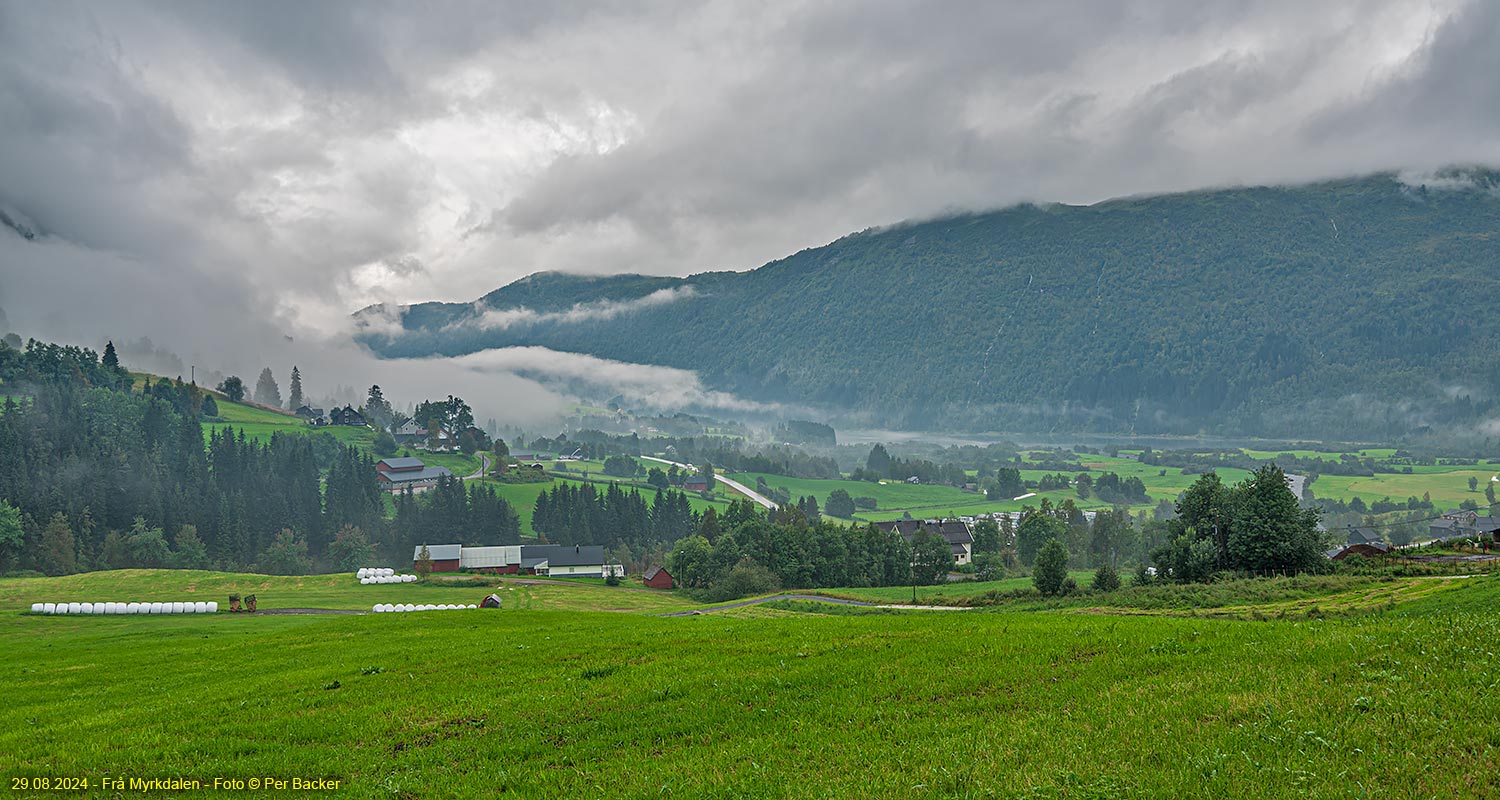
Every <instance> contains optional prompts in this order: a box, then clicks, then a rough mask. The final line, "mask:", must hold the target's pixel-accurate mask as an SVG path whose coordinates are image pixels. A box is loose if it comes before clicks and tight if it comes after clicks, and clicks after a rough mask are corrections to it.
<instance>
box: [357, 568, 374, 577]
mask: <svg viewBox="0 0 1500 800" xmlns="http://www.w3.org/2000/svg"><path fill="white" fill-rule="evenodd" d="M354 577H356V578H368V577H370V570H368V569H366V568H365V567H360V568H359V571H358V572H356V573H354Z"/></svg>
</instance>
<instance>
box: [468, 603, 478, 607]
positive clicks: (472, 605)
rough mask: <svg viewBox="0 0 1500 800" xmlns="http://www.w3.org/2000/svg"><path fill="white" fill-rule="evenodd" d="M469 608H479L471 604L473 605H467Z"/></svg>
mask: <svg viewBox="0 0 1500 800" xmlns="http://www.w3.org/2000/svg"><path fill="white" fill-rule="evenodd" d="M469 608H479V606H476V605H474V604H473V603H470V604H469Z"/></svg>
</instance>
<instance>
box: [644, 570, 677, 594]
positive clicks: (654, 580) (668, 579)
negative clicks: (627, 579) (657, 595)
mask: <svg viewBox="0 0 1500 800" xmlns="http://www.w3.org/2000/svg"><path fill="white" fill-rule="evenodd" d="M646 585H647V586H649V587H651V588H652V589H671V588H673V587H674V586H676V585H677V583H676V581H674V580H672V573H670V572H667V568H666V567H652V568H651V569H649V570H647V571H646Z"/></svg>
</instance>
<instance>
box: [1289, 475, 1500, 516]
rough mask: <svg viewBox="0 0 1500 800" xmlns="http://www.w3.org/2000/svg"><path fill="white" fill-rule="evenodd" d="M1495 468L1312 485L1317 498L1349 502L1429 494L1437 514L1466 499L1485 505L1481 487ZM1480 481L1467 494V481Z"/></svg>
mask: <svg viewBox="0 0 1500 800" xmlns="http://www.w3.org/2000/svg"><path fill="white" fill-rule="evenodd" d="M1496 474H1497V471H1496V470H1494V469H1477V468H1473V467H1455V468H1452V470H1451V471H1448V472H1415V471H1414V472H1413V473H1412V474H1410V475H1402V474H1396V475H1392V474H1388V473H1379V474H1376V475H1375V476H1374V477H1369V478H1367V477H1363V476H1357V475H1322V476H1319V477H1318V480H1317V481H1315V482H1314V483H1313V484H1312V491H1313V494H1314V495H1315V496H1317V497H1326V498H1330V499H1340V500H1350V499H1353V498H1354V497H1359V498H1362V499H1363V500H1364V501H1365V502H1366V503H1369V502H1372V501H1375V500H1379V499H1380V498H1382V497H1390V498H1391V499H1392V500H1395V501H1397V502H1404V501H1405V500H1406V498H1408V497H1421V496H1422V495H1423V494H1424V493H1426V494H1430V495H1431V497H1432V503H1433V505H1434V506H1436V507H1437V510H1438V511H1443V510H1446V509H1449V508H1456V507H1457V506H1458V505H1459V504H1460V503H1462V502H1463V501H1465V500H1473V501H1474V502H1476V503H1478V504H1479V506H1480V508H1484V507H1485V506H1486V505H1488V502H1487V501H1486V500H1485V496H1484V487H1485V486H1486V485H1488V484H1489V482H1490V479H1491V478H1493V477H1495V475H1496ZM1470 477H1474V478H1476V479H1477V480H1478V481H1479V488H1478V490H1477V491H1473V492H1471V491H1469V478H1470Z"/></svg>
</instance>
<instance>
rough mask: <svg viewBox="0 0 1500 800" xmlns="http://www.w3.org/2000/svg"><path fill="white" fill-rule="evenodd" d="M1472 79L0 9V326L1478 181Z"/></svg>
mask: <svg viewBox="0 0 1500 800" xmlns="http://www.w3.org/2000/svg"><path fill="white" fill-rule="evenodd" d="M1497 75H1500V4H1497V3H1493V2H1491V3H1482V2H1472V3H1465V2H1461V0H1436V1H1435V2H1337V1H1336V0H1319V2H1305V0H1290V1H1289V2H1225V3H1204V2H1202V0H1183V1H1182V2H1175V1H1170V0H1158V1H1157V2H1139V3H1109V2H1102V1H1101V0H1084V1H1083V2H1059V1H1056V0H1054V1H1053V2H1046V3H1001V2H993V0H983V1H982V2H959V1H958V0H952V1H949V2H933V3H926V4H919V3H882V2H868V1H862V2H852V1H851V2H825V3H799V2H775V1H774V0H772V1H771V2H755V3H747V2H738V1H734V2H709V3H691V4H688V3H683V4H674V3H618V4H617V3H610V2H601V3H586V2H580V3H537V2H531V1H530V0H527V1H526V2H512V3H507V2H498V1H497V0H476V2H425V3H381V2H358V3H344V2H333V1H332V0H318V2H311V3H309V2H301V1H300V0H299V1H297V2H266V1H265V0H258V1H257V2H234V3H230V2H205V1H204V0H190V1H185V2H150V3H135V2H127V1H125V0H107V1H105V0H101V2H96V3H72V2H50V1H49V2H36V1H35V0H0V212H3V213H4V214H6V215H7V216H8V217H9V218H11V219H14V220H17V221H18V222H19V223H20V224H22V225H23V226H26V227H29V228H30V229H32V230H34V231H36V232H37V233H38V234H39V238H37V239H36V240H34V241H30V242H28V241H24V240H22V239H21V238H20V237H18V236H15V235H12V234H11V233H10V232H9V231H6V230H4V229H3V228H0V308H3V309H4V310H5V311H6V312H7V314H8V317H9V320H10V323H11V327H23V328H24V329H26V332H33V331H34V332H36V333H38V334H41V335H50V336H53V337H56V338H70V339H74V340H85V341H88V340H92V339H93V338H97V337H102V336H105V335H113V336H116V337H125V336H138V335H142V334H145V335H151V336H152V337H153V338H156V339H158V340H175V341H178V342H181V341H182V340H183V339H184V338H185V337H186V336H188V332H189V331H191V332H193V335H194V336H196V337H198V343H197V344H195V345H194V346H191V347H190V346H187V345H182V344H179V345H178V347H177V349H178V350H179V351H184V352H183V355H184V356H189V353H188V352H185V351H189V350H192V349H193V347H200V348H203V349H204V350H206V351H208V352H215V353H217V352H220V350H221V349H222V348H224V347H228V346H230V345H231V344H233V343H235V342H239V343H241V344H245V343H249V342H255V343H257V344H256V347H260V346H261V345H260V344H259V343H260V342H262V341H263V340H264V337H265V335H266V334H267V333H268V332H273V333H274V334H276V335H290V336H293V337H295V338H298V339H300V340H303V341H307V340H310V339H319V338H326V337H329V336H336V335H337V334H338V333H339V332H340V331H342V329H343V326H344V325H345V324H346V320H347V315H348V314H349V313H350V312H351V311H354V310H356V309H358V308H360V307H362V306H364V305H366V304H369V303H372V302H377V301H389V302H398V303H405V302H416V301H422V300H431V299H439V300H470V299H473V298H475V297H477V296H479V295H481V294H483V293H485V292H488V291H490V290H492V289H494V288H496V287H498V286H500V285H503V284H505V283H508V282H510V281H512V280H514V279H516V278H518V277H521V276H523V275H525V274H528V273H530V272H534V271H538V270H568V271H575V272H589V273H614V272H643V273H657V274H688V273H691V272H700V271H705V270H717V269H736V270H743V269H751V268H754V267H756V266H758V265H760V264H761V263H764V262H765V261H768V260H770V259H773V258H777V257H779V256H783V255H786V254H789V253H792V252H795V251H797V250H799V249H802V248H805V247H809V246H816V245H819V244H823V243H826V242H828V241H830V240H832V239H835V238H837V237H839V236H841V235H843V234H846V233H849V232H851V231H855V230H860V229H863V228H867V227H870V226H874V225H881V224H886V223H891V222H895V221H899V220H903V219H909V218H914V217H928V216H933V215H937V214H941V213H944V212H946V211H951V210H957V209H978V208H991V207H996V206H1003V205H1006V204H1011V203H1014V202H1016V201H1019V200H1049V201H1050V200H1056V201H1064V202H1075V203H1082V202H1093V201H1097V200H1100V199H1104V198H1107V197H1111V196H1118V195H1123V194H1134V193H1145V192H1160V191H1167V190H1176V189H1190V188H1198V187H1205V186H1213V185H1223V184H1238V183H1273V182H1290V181H1299V180H1306V179H1313V178H1321V177H1330V176H1338V175H1346V174H1351V173H1357V172H1367V171H1373V170H1379V169H1393V168H1409V169H1417V170H1421V169H1427V168H1431V167H1433V166H1437V165H1443V164H1448V163H1473V162H1482V163H1489V164H1494V163H1500V81H1497V80H1496V79H1495V78H1496V76H1497ZM246 346H247V347H248V344H247V345H246ZM252 349H253V348H252ZM257 352H258V351H257ZM246 357H247V358H248V357H250V356H246ZM226 358H227V356H226ZM231 367H233V365H231Z"/></svg>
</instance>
